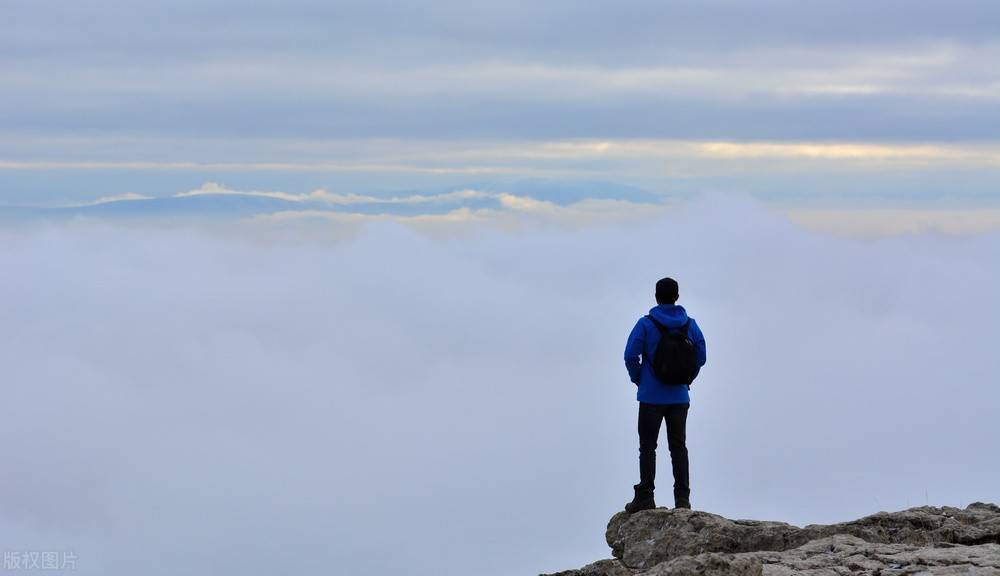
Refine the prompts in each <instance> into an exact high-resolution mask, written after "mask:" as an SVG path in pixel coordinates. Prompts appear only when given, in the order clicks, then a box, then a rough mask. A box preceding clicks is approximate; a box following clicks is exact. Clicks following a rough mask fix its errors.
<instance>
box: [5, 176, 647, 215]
mask: <svg viewBox="0 0 1000 576" xmlns="http://www.w3.org/2000/svg"><path fill="white" fill-rule="evenodd" d="M503 195H512V196H516V197H521V198H530V199H533V200H538V201H543V202H550V203H552V204H556V205H561V206H565V205H571V204H574V203H576V202H580V201H583V200H595V199H596V200H620V201H626V202H633V203H659V202H661V201H662V200H663V198H662V197H661V196H660V195H658V194H654V193H652V192H648V191H645V190H642V189H640V188H636V187H633V186H628V185H623V184H614V183H608V182H596V181H584V182H563V181H559V182H550V181H537V180H527V181H517V182H511V183H506V184H502V185H497V184H490V185H474V184H473V185H468V186H452V187H449V188H447V189H434V190H418V191H406V192H401V193H397V194H392V195H378V196H375V195H337V194H331V193H325V192H314V193H311V194H301V195H299V194H286V193H280V192H244V191H238V190H229V189H226V188H224V187H223V186H220V185H218V184H214V183H207V184H205V185H203V186H202V187H201V188H200V189H197V190H193V191H190V192H183V193H179V194H176V195H173V196H161V197H145V196H140V195H137V194H129V195H125V196H121V197H111V198H105V199H101V200H98V201H95V202H93V203H89V204H78V205H71V206H3V205H0V220H31V219H42V220H61V219H67V218H70V219H71V218H80V217H92V218H99V219H156V218H171V219H175V218H212V219H219V218H232V219H242V218H248V217H253V216H261V215H267V214H276V213H280V212H288V211H319V212H339V213H346V214H388V215H396V216H415V215H426V214H446V213H448V212H451V211H453V210H456V209H459V208H468V209H471V210H477V209H484V208H495V209H503V203H502V202H501V198H502V196H503Z"/></svg>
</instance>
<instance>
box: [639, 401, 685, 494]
mask: <svg viewBox="0 0 1000 576" xmlns="http://www.w3.org/2000/svg"><path fill="white" fill-rule="evenodd" d="M689 406H690V405H689V404H646V403H645V402H640V403H639V486H637V488H641V489H643V490H646V491H648V492H650V493H652V491H653V489H654V488H655V487H656V485H655V483H654V480H655V479H656V439H657V436H659V435H660V421H661V420H666V421H667V447H668V448H669V449H670V463H671V465H672V466H673V469H674V503H675V504H679V503H681V502H688V500H689V498H690V495H691V487H690V486H689V485H688V451H687V446H686V445H685V442H686V436H687V432H686V429H687V414H688V407H689Z"/></svg>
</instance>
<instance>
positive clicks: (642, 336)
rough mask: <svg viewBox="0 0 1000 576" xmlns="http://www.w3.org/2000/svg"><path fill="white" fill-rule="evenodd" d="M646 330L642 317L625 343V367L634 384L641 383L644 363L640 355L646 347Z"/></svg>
mask: <svg viewBox="0 0 1000 576" xmlns="http://www.w3.org/2000/svg"><path fill="white" fill-rule="evenodd" d="M645 345H646V331H645V330H644V329H643V327H642V319H641V318H640V319H639V321H638V322H636V323H635V327H634V328H632V332H631V333H630V334H629V335H628V341H627V342H626V343H625V369H626V370H628V378H629V380H631V381H632V383H633V384H635V385H637V386H638V385H639V378H640V375H641V374H642V364H640V363H639V355H640V354H642V351H643V350H644V349H645Z"/></svg>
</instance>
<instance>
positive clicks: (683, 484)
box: [666, 404, 691, 508]
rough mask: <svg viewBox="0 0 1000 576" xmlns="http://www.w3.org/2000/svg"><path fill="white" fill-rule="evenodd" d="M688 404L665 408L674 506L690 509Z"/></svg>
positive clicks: (672, 405)
mask: <svg viewBox="0 0 1000 576" xmlns="http://www.w3.org/2000/svg"><path fill="white" fill-rule="evenodd" d="M688 407H689V405H688V404H670V405H669V406H667V407H666V408H667V410H666V418H667V446H668V447H669V448H670V464H671V465H672V467H673V469H674V506H675V507H677V508H690V507H691V486H690V485H689V483H688V482H689V481H688V451H687V414H688Z"/></svg>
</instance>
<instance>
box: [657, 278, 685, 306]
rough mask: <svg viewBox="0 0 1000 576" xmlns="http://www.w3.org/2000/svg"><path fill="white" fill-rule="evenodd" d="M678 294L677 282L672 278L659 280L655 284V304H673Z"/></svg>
mask: <svg viewBox="0 0 1000 576" xmlns="http://www.w3.org/2000/svg"><path fill="white" fill-rule="evenodd" d="M679 294H680V288H679V287H678V286H677V281H676V280H674V279H673V278H661V279H660V280H658V281H657V282H656V303H657V304H673V303H674V302H677V296H678V295H679Z"/></svg>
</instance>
